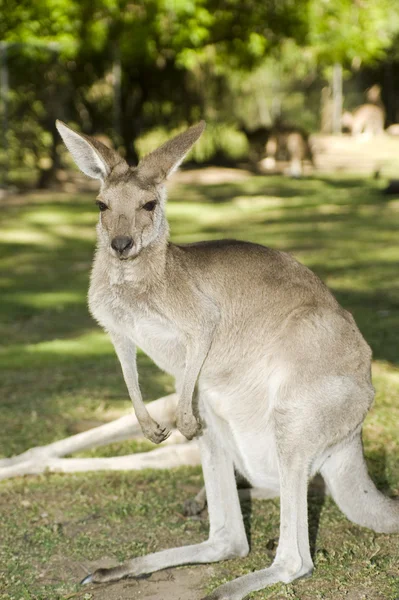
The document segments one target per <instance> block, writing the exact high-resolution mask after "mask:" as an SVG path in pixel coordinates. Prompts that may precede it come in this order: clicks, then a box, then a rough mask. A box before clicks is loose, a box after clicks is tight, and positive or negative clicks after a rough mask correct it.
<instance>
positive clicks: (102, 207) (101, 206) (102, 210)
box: [96, 200, 108, 212]
mask: <svg viewBox="0 0 399 600" xmlns="http://www.w3.org/2000/svg"><path fill="white" fill-rule="evenodd" d="M96 204H97V206H98V208H99V209H100V210H101V212H104V211H105V210H108V206H107V205H106V204H104V202H101V201H100V200H97V201H96Z"/></svg>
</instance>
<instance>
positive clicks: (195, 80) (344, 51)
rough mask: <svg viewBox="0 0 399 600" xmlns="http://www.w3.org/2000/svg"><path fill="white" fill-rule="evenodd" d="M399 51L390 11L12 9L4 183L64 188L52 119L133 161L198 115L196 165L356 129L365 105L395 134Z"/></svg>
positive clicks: (205, 6)
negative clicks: (273, 135)
mask: <svg viewBox="0 0 399 600" xmlns="http://www.w3.org/2000/svg"><path fill="white" fill-rule="evenodd" d="M398 41H399V5H398V3H397V2H391V1H390V0H372V1H371V0H296V1H295V2H294V1H293V0H279V1H277V0H264V1H262V2H259V1H258V0H246V1H245V3H244V2H240V1H238V0H224V1H223V2H221V1H220V0H145V1H140V2H136V1H133V2H130V1H128V0H125V1H117V0H91V1H87V0H82V1H77V0H35V1H34V2H33V1H29V0H25V1H24V2H19V1H16V0H10V1H9V2H7V3H4V4H3V5H2V8H1V20H0V61H1V67H0V69H1V78H0V94H1V114H0V119H1V138H0V139H1V148H0V173H1V184H2V186H3V187H4V186H5V185H16V186H17V187H25V186H27V185H29V186H38V187H40V188H43V187H48V186H50V185H52V184H53V183H54V182H56V181H57V180H58V181H59V180H60V179H62V174H60V173H58V175H57V170H58V169H60V168H61V167H62V166H63V165H64V164H65V163H64V161H63V159H62V150H61V143H60V138H59V136H58V134H57V132H56V129H55V125H54V121H55V119H56V118H60V119H62V120H64V121H67V122H68V123H70V124H75V125H76V126H77V127H79V128H80V129H81V130H82V131H83V132H85V133H88V134H102V135H105V136H107V139H108V141H109V142H110V143H112V144H113V145H114V146H115V147H117V148H120V149H121V151H122V152H123V153H124V154H125V156H126V158H127V159H128V161H131V162H135V161H137V159H138V157H139V156H140V154H142V153H143V152H145V151H147V150H148V149H149V148H151V147H153V145H154V144H156V143H158V142H159V141H162V140H163V139H164V138H165V136H166V135H167V134H168V132H170V131H173V130H175V129H177V128H179V127H182V126H184V125H186V124H188V123H193V122H195V121H197V120H199V119H200V118H205V119H206V120H207V122H208V129H207V133H206V135H205V136H204V137H203V139H202V141H201V142H200V143H199V144H198V145H197V146H196V148H195V150H194V152H193V155H192V159H193V160H194V161H195V162H197V163H204V162H218V163H220V162H224V163H231V162H235V161H237V160H246V159H248V156H250V155H251V150H252V151H253V150H254V148H253V147H254V145H255V146H256V141H254V140H253V139H252V140H251V138H250V136H249V138H248V132H250V133H253V132H254V131H255V132H256V131H259V129H260V128H270V127H273V126H275V125H283V124H284V125H289V126H290V127H297V128H302V130H304V131H305V132H306V133H307V134H311V133H316V132H320V131H321V132H322V133H323V134H330V133H339V132H340V131H341V129H342V126H343V125H345V128H344V129H345V130H346V131H347V132H348V131H350V123H349V127H348V115H346V117H347V118H346V120H345V119H344V121H343V122H342V114H343V113H344V111H350V112H352V111H354V110H356V108H358V107H359V106H361V105H363V104H375V105H377V106H381V107H382V109H383V112H384V117H383V127H384V128H386V127H389V126H390V125H392V124H395V123H396V122H399V94H398V89H399V46H398ZM373 86H374V87H373ZM370 88H371V92H369V91H368V90H370ZM373 90H374V93H373ZM390 132H391V133H392V132H396V133H399V126H398V127H397V128H396V130H395V128H393V129H391V130H390ZM251 144H252V146H251ZM263 146H264V144H263ZM258 150H259V142H258V146H257V151H258ZM323 150H324V151H326V148H325V147H324V146H323V144H321V145H320V144H319V148H318V152H317V153H316V154H323ZM258 153H259V152H258ZM252 158H253V152H252ZM316 160H317V156H316ZM321 160H322V159H321Z"/></svg>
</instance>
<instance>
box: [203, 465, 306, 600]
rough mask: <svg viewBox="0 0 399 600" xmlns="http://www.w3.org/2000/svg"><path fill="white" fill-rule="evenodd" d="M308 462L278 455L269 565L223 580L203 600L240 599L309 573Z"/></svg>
mask: <svg viewBox="0 0 399 600" xmlns="http://www.w3.org/2000/svg"><path fill="white" fill-rule="evenodd" d="M307 463H308V461H305V460H302V459H301V457H298V456H292V455H290V456H289V457H281V459H280V465H279V467H280V468H279V471H280V478H281V479H280V493H281V501H280V502H281V503H280V507H281V508H280V540H279V544H278V548H277V554H276V558H275V559H274V562H273V564H272V565H271V566H270V567H269V568H267V569H263V570H261V571H255V573H250V574H249V575H244V576H243V577H239V578H238V579H234V580H233V581H231V582H229V583H226V584H224V585H222V586H220V587H218V588H216V590H215V591H214V592H213V593H212V594H210V595H209V596H207V597H206V598H205V599H204V600H242V599H243V598H245V597H246V596H247V595H248V594H250V593H251V592H255V591H256V590H261V589H263V588H265V587H266V586H269V585H272V584H274V583H278V582H283V583H289V582H290V581H293V580H294V579H297V578H298V577H303V576H305V575H308V574H309V573H311V572H312V569H313V563H312V559H311V556H310V550H309V536H308V518H307V477H308V466H307Z"/></svg>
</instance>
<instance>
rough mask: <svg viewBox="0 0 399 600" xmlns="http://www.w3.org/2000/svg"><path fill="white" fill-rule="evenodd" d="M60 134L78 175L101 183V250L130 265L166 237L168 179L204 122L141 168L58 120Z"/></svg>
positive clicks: (148, 158) (146, 160) (145, 160)
mask: <svg viewBox="0 0 399 600" xmlns="http://www.w3.org/2000/svg"><path fill="white" fill-rule="evenodd" d="M57 129H58V131H59V133H60V134H61V137H62V139H63V140H64V142H65V145H66V146H67V148H68V150H69V151H70V153H71V154H72V157H73V159H74V160H75V162H76V164H77V165H78V167H79V168H80V170H81V171H83V173H85V174H86V175H88V176H89V177H93V178H94V179H99V180H100V181H101V189H100V193H99V195H98V197H97V204H98V207H99V209H100V218H99V224H98V228H97V231H98V236H99V243H100V244H101V245H102V246H105V247H107V248H108V250H109V252H110V253H111V254H112V255H113V256H114V257H115V258H117V259H120V260H126V259H132V258H135V257H137V256H138V255H139V253H140V252H141V250H142V249H143V248H146V247H148V246H150V245H151V244H153V243H155V242H156V241H157V240H160V239H162V238H165V237H166V236H167V232H168V226H167V221H166V216H165V201H166V190H165V185H164V184H165V180H166V179H167V177H168V175H170V173H172V172H173V171H174V170H175V169H177V167H178V166H179V164H180V163H181V161H182V160H183V158H184V157H185V155H186V154H187V152H188V151H189V150H190V148H191V147H192V146H193V144H194V143H195V142H196V141H197V140H198V138H199V137H200V135H201V134H202V132H203V131H204V129H205V122H204V121H201V122H200V123H198V125H194V126H193V127H190V128H189V129H187V130H186V131H184V132H183V133H181V134H179V135H177V136H176V137H174V138H172V139H171V140H169V141H167V142H166V143H165V144H163V145H162V146H160V147H159V148H157V149H156V150H154V151H153V152H151V153H150V154H148V155H147V156H145V157H144V158H143V159H142V160H141V161H140V162H139V164H138V166H137V167H130V166H129V165H128V164H127V162H126V161H125V159H124V158H122V157H121V156H120V155H119V154H118V153H117V152H116V151H115V150H111V149H110V148H108V147H107V146H105V145H104V144H102V143H101V142H99V141H98V140H97V139H95V138H93V137H89V136H86V135H82V134H81V133H77V132H76V131H74V130H73V129H71V128H70V127H68V126H67V125H65V123H63V122H62V121H57Z"/></svg>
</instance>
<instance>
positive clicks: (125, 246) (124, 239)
mask: <svg viewBox="0 0 399 600" xmlns="http://www.w3.org/2000/svg"><path fill="white" fill-rule="evenodd" d="M132 246H133V239H132V238H131V237H129V236H127V235H118V236H117V237H115V238H114V239H113V240H112V242H111V248H113V249H114V250H116V252H119V254H122V252H123V251H124V250H130V248H131V247H132Z"/></svg>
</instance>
